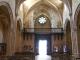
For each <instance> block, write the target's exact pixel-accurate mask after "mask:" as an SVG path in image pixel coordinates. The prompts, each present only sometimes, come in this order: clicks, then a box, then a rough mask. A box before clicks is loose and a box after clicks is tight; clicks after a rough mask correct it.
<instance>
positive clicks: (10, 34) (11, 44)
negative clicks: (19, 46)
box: [6, 28, 14, 56]
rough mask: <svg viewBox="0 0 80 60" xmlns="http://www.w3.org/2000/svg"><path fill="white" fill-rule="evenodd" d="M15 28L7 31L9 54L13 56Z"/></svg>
mask: <svg viewBox="0 0 80 60" xmlns="http://www.w3.org/2000/svg"><path fill="white" fill-rule="evenodd" d="M13 31H14V30H13V29H12V28H10V29H8V31H7V33H8V34H7V36H6V38H7V54H6V55H7V56H12V55H13V54H14V42H13V41H14V32H13Z"/></svg>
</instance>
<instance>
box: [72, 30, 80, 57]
mask: <svg viewBox="0 0 80 60" xmlns="http://www.w3.org/2000/svg"><path fill="white" fill-rule="evenodd" d="M71 39H72V55H73V57H75V58H76V57H79V52H78V41H77V30H73V29H71Z"/></svg>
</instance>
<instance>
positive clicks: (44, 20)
mask: <svg viewBox="0 0 80 60" xmlns="http://www.w3.org/2000/svg"><path fill="white" fill-rule="evenodd" d="M38 21H39V23H40V24H44V23H45V22H46V18H45V17H40V18H39V20H38Z"/></svg>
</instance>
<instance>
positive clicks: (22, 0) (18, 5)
mask: <svg viewBox="0 0 80 60" xmlns="http://www.w3.org/2000/svg"><path fill="white" fill-rule="evenodd" d="M24 1H26V0H19V2H18V4H17V7H16V16H18V10H19V7H20V5H21V3H23V2H24Z"/></svg>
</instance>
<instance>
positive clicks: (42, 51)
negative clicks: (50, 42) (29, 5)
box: [38, 40, 47, 55]
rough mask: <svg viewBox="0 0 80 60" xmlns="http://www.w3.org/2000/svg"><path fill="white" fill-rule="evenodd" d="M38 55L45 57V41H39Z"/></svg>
mask: <svg viewBox="0 0 80 60" xmlns="http://www.w3.org/2000/svg"><path fill="white" fill-rule="evenodd" d="M38 50H39V55H47V40H39V49H38Z"/></svg>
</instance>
